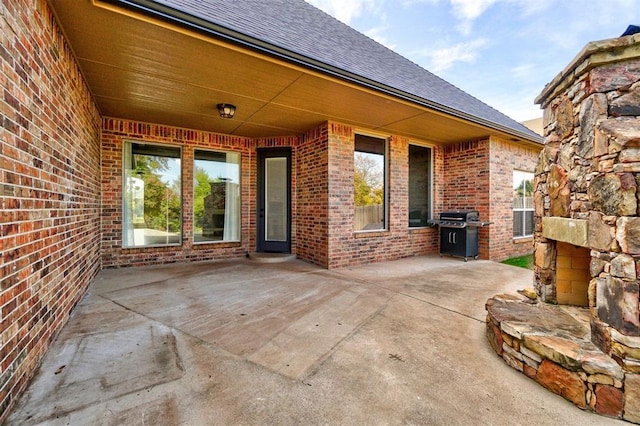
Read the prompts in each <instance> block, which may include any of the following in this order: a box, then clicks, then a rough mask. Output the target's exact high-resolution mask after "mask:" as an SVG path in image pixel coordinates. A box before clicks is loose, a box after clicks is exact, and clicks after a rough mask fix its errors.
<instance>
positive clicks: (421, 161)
mask: <svg viewBox="0 0 640 426" xmlns="http://www.w3.org/2000/svg"><path fill="white" fill-rule="evenodd" d="M430 218H431V148H427V147H424V146H419V145H409V227H412V228H413V227H421V226H427V221H428V220H429V219H430Z"/></svg>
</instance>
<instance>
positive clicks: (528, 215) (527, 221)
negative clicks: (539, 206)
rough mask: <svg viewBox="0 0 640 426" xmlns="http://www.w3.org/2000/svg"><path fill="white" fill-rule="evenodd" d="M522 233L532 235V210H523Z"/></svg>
mask: <svg viewBox="0 0 640 426" xmlns="http://www.w3.org/2000/svg"><path fill="white" fill-rule="evenodd" d="M524 235H533V210H527V211H525V212H524Z"/></svg>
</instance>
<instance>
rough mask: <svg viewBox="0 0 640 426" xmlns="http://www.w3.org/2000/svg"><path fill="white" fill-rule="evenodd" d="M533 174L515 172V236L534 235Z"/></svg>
mask: <svg viewBox="0 0 640 426" xmlns="http://www.w3.org/2000/svg"><path fill="white" fill-rule="evenodd" d="M533 177H534V176H533V173H528V172H522V171H517V170H516V171H514V172H513V209H514V211H513V236H514V237H526V236H530V235H533Z"/></svg>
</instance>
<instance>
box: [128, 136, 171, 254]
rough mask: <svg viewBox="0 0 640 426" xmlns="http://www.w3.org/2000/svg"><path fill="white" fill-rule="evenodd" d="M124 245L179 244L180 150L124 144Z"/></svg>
mask: <svg viewBox="0 0 640 426" xmlns="http://www.w3.org/2000/svg"><path fill="white" fill-rule="evenodd" d="M124 168H125V170H124V191H123V193H124V207H123V221H122V245H123V247H145V246H157V245H170V244H180V243H181V241H182V196H181V187H182V186H181V185H182V179H181V173H180V149H179V148H174V147H166V146H156V145H146V144H139V143H129V142H127V143H125V152H124Z"/></svg>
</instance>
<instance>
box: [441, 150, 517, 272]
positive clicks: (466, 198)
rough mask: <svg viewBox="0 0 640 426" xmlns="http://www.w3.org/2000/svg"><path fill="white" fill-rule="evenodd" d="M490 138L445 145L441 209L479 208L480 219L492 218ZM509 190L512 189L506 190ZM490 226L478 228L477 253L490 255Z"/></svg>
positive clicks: (480, 255) (484, 256) (484, 257)
mask: <svg viewBox="0 0 640 426" xmlns="http://www.w3.org/2000/svg"><path fill="white" fill-rule="evenodd" d="M490 154H491V149H490V143H489V140H488V139H487V140H481V141H470V142H464V143H460V144H456V145H449V146H447V147H445V149H444V171H443V173H444V199H443V208H444V210H469V209H475V210H478V211H479V212H480V220H482V221H490V220H491V206H490V202H491V200H490V194H489V187H490V174H489V173H490V170H489V156H490ZM509 193H511V190H509ZM489 249H490V247H489V229H488V228H480V229H479V233H478V256H479V257H480V258H483V259H489V258H490V252H489Z"/></svg>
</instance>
